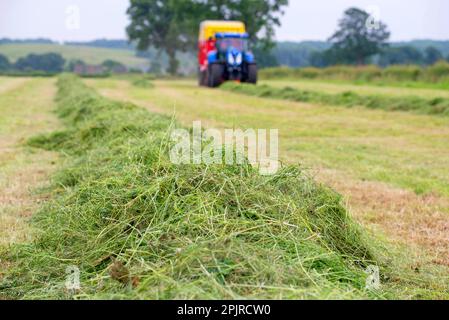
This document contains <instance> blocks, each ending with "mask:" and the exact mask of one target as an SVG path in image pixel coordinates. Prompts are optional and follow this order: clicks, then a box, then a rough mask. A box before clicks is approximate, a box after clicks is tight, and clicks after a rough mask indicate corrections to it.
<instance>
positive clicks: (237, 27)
mask: <svg viewBox="0 0 449 320" xmlns="http://www.w3.org/2000/svg"><path fill="white" fill-rule="evenodd" d="M221 32H222V33H240V34H243V33H246V27H245V24H244V23H243V22H240V21H214V20H207V21H203V22H202V23H201V25H200V35H199V41H200V42H201V41H207V40H209V39H211V38H212V39H215V34H217V33H221Z"/></svg>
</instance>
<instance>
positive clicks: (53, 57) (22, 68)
mask: <svg viewBox="0 0 449 320" xmlns="http://www.w3.org/2000/svg"><path fill="white" fill-rule="evenodd" d="M87 65H88V64H87V63H86V62H84V61H83V60H80V59H77V60H70V61H66V59H64V57H63V56H62V55H61V54H59V53H53V52H50V53H45V54H33V53H31V54H28V55H27V56H25V57H22V58H19V59H18V60H17V61H16V62H14V63H12V62H10V61H9V59H8V57H6V56H5V55H2V54H0V73H9V72H12V73H15V72H18V73H32V72H44V73H50V74H52V73H60V72H63V71H70V72H73V71H75V69H76V67H77V66H81V67H84V66H87ZM100 66H101V68H102V70H103V72H105V73H109V72H115V71H116V70H120V71H127V67H126V66H125V65H123V64H122V63H120V62H118V61H115V60H110V59H108V60H105V61H104V62H103V63H102V64H101V65H100Z"/></svg>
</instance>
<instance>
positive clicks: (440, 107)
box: [221, 82, 449, 116]
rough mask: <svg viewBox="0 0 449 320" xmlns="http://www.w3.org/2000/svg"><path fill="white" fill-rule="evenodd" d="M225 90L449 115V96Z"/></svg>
mask: <svg viewBox="0 0 449 320" xmlns="http://www.w3.org/2000/svg"><path fill="white" fill-rule="evenodd" d="M221 88H222V89H224V90H229V91H232V92H237V93H242V94H247V95H253V96H257V97H263V98H275V99H284V100H291V101H297V102H307V103H315V104H322V105H335V106H345V107H355V106H364V107H367V108H370V109H382V110H387V111H410V112H414V113H418V114H431V115H442V116H448V115H449V98H441V97H436V98H432V99H425V98H421V97H414V96H404V97H392V96H385V95H383V96H381V95H360V94H357V93H355V92H353V91H345V92H342V93H337V94H328V93H323V92H320V91H307V90H301V89H296V88H292V87H284V88H279V87H272V86H268V85H259V86H254V85H248V84H236V83H233V82H228V83H225V84H224V85H223V86H222V87H221Z"/></svg>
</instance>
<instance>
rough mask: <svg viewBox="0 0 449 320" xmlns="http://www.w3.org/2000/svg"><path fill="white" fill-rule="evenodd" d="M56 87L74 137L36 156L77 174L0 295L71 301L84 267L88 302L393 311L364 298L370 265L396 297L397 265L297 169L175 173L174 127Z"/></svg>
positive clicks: (47, 211) (20, 254) (61, 189)
mask: <svg viewBox="0 0 449 320" xmlns="http://www.w3.org/2000/svg"><path fill="white" fill-rule="evenodd" d="M58 86H59V92H58V97H57V104H58V115H59V116H60V117H61V119H63V121H64V123H65V125H66V130H64V131H59V132H54V133H52V134H50V135H43V136H37V137H35V138H33V139H31V140H30V141H29V144H30V145H31V146H35V147H40V148H45V149H47V150H58V151H60V152H62V153H63V154H65V155H66V157H67V158H66V165H65V167H64V169H62V170H61V171H60V172H59V173H58V174H57V175H56V176H55V178H54V182H53V187H52V189H51V192H52V195H53V197H52V199H51V201H49V202H48V203H46V205H45V206H44V207H43V208H42V210H41V211H40V212H39V213H38V214H37V215H36V216H35V219H34V226H35V227H36V228H37V229H38V230H40V232H38V235H37V236H36V239H35V241H34V242H33V243H30V244H26V245H19V246H14V247H12V248H10V250H8V251H6V252H3V254H2V256H1V257H2V260H3V261H5V260H9V261H11V262H12V267H11V268H10V270H9V272H8V273H7V274H6V276H4V277H3V278H2V279H1V282H0V294H3V295H4V296H7V297H10V298H30V299H35V298H65V297H68V293H67V291H66V290H65V288H64V283H65V279H66V273H65V270H66V268H67V266H69V265H75V266H78V267H79V268H80V270H81V285H82V288H81V291H79V292H77V293H76V294H75V297H76V298H81V299H90V298H150V299H179V298H188V299H190V298H206V299H216V298H230V299H232V298H286V299H288V298H290V299H298V298H311V299H313V298H337V299H340V298H345V299H349V298H382V297H391V298H393V297H395V295H394V294H393V293H392V292H393V291H391V292H389V291H386V292H372V291H369V290H366V289H365V288H364V285H365V278H366V274H365V273H364V268H365V267H366V266H367V265H368V264H379V265H381V267H382V274H383V281H385V282H386V283H388V281H389V280H388V279H389V276H388V275H389V274H390V273H389V272H390V271H389V270H391V265H386V264H384V263H382V261H381V260H382V259H380V258H376V257H377V254H376V252H378V249H379V248H378V247H377V246H376V245H374V244H373V242H372V241H370V242H368V241H367V239H365V236H363V234H362V233H361V232H360V229H359V227H358V226H357V225H356V224H354V223H353V222H352V221H351V219H350V218H349V216H348V214H347V211H346V210H345V208H344V207H343V206H342V204H341V197H340V196H339V195H338V194H336V193H335V192H333V191H331V190H330V189H328V188H326V187H324V186H322V185H319V184H317V183H315V182H314V181H313V180H312V179H311V178H309V177H308V176H307V175H306V174H304V172H303V171H302V170H301V169H300V168H299V167H297V166H287V167H285V168H283V169H282V170H281V171H280V172H278V174H276V175H274V176H270V177H262V176H260V175H259V174H258V173H257V170H256V169H253V168H252V167H251V166H250V165H242V166H238V165H235V166H204V165H200V166H193V165H185V166H177V165H173V164H172V163H171V162H170V161H169V159H168V150H169V148H170V142H169V140H168V134H169V132H170V128H173V126H174V122H173V121H172V119H170V118H168V117H165V116H159V115H155V114H150V113H148V112H147V111H145V110H144V109H141V108H138V107H136V106H134V105H131V104H126V103H119V102H111V101H110V100H107V99H105V98H102V97H100V96H99V95H97V94H96V93H95V92H94V91H93V90H91V89H89V88H87V87H86V86H85V85H83V84H82V83H81V81H80V80H78V79H76V78H74V77H71V76H63V77H61V78H60V80H59V83H58ZM379 259H380V260H379ZM387 287H388V284H387Z"/></svg>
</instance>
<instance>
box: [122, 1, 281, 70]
mask: <svg viewBox="0 0 449 320" xmlns="http://www.w3.org/2000/svg"><path fill="white" fill-rule="evenodd" d="M287 4H288V0H166V1H162V0H131V4H130V7H129V8H128V11H127V13H128V15H129V16H130V18H131V24H130V25H129V26H128V27H127V33H128V37H129V39H130V40H131V41H136V43H137V49H138V50H140V51H145V50H147V49H148V48H149V47H150V46H154V47H155V48H157V49H159V50H164V51H165V52H166V53H167V55H168V57H169V69H168V71H169V72H170V73H171V74H175V73H176V72H177V69H178V65H179V62H178V59H177V58H176V54H177V53H178V52H186V51H189V50H190V51H192V50H194V49H195V47H196V43H197V36H198V28H199V24H200V22H201V21H202V20H206V19H220V20H241V21H243V22H245V24H246V26H247V29H248V33H249V35H250V40H251V42H252V43H256V42H257V43H258V44H260V45H261V47H263V48H264V49H266V48H269V47H270V46H272V44H273V41H272V40H273V36H274V28H275V26H279V25H280V20H279V14H282V13H283V12H282V8H283V7H284V6H285V5H287Z"/></svg>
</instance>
